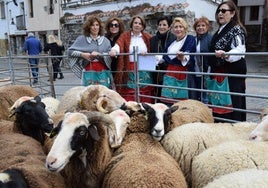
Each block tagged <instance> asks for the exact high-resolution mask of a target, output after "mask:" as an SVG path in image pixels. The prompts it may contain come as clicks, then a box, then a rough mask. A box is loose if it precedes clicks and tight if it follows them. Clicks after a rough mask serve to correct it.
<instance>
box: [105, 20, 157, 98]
mask: <svg viewBox="0 0 268 188" xmlns="http://www.w3.org/2000/svg"><path fill="white" fill-rule="evenodd" d="M129 27H130V30H129V31H126V32H124V33H123V34H121V35H120V37H119V38H118V40H117V41H116V44H115V45H114V47H112V49H111V51H110V56H111V57H115V56H117V55H118V53H133V48H134V47H136V46H138V53H139V54H146V53H148V52H150V39H151V35H150V34H149V33H147V32H145V31H144V30H145V28H146V22H145V20H144V18H143V17H141V16H138V15H137V16H133V17H132V18H131V20H130V23H129ZM134 61H135V60H134V56H133V55H119V56H118V64H117V72H116V74H115V76H114V82H115V84H116V89H117V92H118V93H120V95H121V96H122V97H124V98H125V99H126V100H127V101H136V100H138V99H136V97H135V96H136V91H137V90H136V87H137V82H136V75H135V67H136V66H137V65H135V62H134ZM138 76H139V78H138V82H139V83H143V84H152V83H153V78H152V72H148V71H139V74H138ZM138 87H139V93H140V94H143V95H149V96H152V94H153V87H152V86H147V85H139V86H138ZM139 101H140V102H150V103H152V102H153V99H151V98H149V97H140V100H139Z"/></svg>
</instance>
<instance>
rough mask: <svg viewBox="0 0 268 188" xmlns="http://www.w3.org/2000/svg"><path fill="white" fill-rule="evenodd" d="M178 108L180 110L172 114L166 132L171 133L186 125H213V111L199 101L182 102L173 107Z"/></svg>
mask: <svg viewBox="0 0 268 188" xmlns="http://www.w3.org/2000/svg"><path fill="white" fill-rule="evenodd" d="M173 106H177V107H178V109H177V110H176V111H175V112H174V113H172V115H171V121H170V125H169V127H168V128H167V129H166V132H169V131H171V130H172V129H174V128H175V127H178V126H181V125H183V124H186V123H194V122H203V123H213V122H214V118H213V115H212V110H211V109H210V108H208V106H207V105H206V104H204V103H202V102H200V101H198V100H192V99H188V100H182V101H179V102H176V103H174V104H173V105H172V107H173Z"/></svg>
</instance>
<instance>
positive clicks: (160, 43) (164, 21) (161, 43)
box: [150, 16, 176, 102]
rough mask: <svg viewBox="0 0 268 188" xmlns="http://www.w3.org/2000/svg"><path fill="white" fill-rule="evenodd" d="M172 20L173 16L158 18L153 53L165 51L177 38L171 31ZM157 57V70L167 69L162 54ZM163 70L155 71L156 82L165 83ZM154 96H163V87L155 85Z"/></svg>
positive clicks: (152, 42)
mask: <svg viewBox="0 0 268 188" xmlns="http://www.w3.org/2000/svg"><path fill="white" fill-rule="evenodd" d="M171 23H172V20H171V18H169V17H167V16H164V17H160V18H159V19H158V20H157V32H156V34H155V35H154V36H153V37H152V38H151V40H150V43H151V53H163V52H164V50H165V49H166V48H167V44H170V43H171V41H174V40H175V39H176V36H175V35H174V34H173V33H172V32H171V31H170V26H171ZM156 59H157V63H158V64H157V65H156V71H157V70H160V71H163V70H166V68H167V64H166V63H164V60H163V59H162V55H156ZM163 74H164V73H163V72H154V73H153V78H154V84H157V85H162V84H163ZM154 96H157V97H160V96H161V87H158V86H156V87H155V93H154ZM157 101H159V99H156V102H157Z"/></svg>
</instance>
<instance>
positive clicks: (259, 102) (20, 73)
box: [0, 49, 268, 122]
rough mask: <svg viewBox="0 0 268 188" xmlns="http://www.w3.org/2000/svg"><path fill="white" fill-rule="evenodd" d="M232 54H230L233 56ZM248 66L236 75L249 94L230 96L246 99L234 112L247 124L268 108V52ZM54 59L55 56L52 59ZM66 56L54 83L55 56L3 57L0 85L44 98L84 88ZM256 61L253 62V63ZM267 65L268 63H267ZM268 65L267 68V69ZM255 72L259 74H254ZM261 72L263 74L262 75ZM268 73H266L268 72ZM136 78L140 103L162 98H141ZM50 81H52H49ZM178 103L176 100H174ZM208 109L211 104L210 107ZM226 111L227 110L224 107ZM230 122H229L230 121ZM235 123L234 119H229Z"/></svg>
mask: <svg viewBox="0 0 268 188" xmlns="http://www.w3.org/2000/svg"><path fill="white" fill-rule="evenodd" d="M164 54H165V53H162V54H155V53H148V54H145V56H155V55H164ZM185 54H186V55H201V56H204V55H215V54H214V53H185ZM118 55H134V57H135V62H136V65H139V59H140V56H142V54H138V53H137V49H135V50H134V52H133V54H130V53H125V54H118ZM230 55H231V54H230ZM245 55H246V60H247V65H248V73H247V74H246V75H233V74H232V76H233V77H234V76H237V77H245V78H246V85H247V89H246V93H245V94H241V93H234V92H231V93H229V94H231V95H241V96H245V97H246V102H247V109H246V110H243V109H234V108H232V110H235V111H242V112H246V113H247V121H254V122H258V121H259V115H260V113H261V111H262V110H263V109H264V108H268V100H267V99H268V76H267V75H268V74H267V73H268V52H262V53H259V52H256V53H253V52H252V53H245ZM36 57H37V58H40V63H39V83H38V84H32V81H33V78H32V76H31V74H30V67H29V63H28V59H29V58H36ZM53 57H54V56H53ZM59 57H63V60H64V62H65V63H64V64H63V65H62V71H63V74H64V77H65V78H64V79H63V80H56V81H55V82H54V81H53V78H52V74H51V70H52V67H51V58H52V56H48V55H40V56H10V57H0V86H5V85H11V84H16V85H30V86H32V87H33V88H35V89H36V90H37V91H38V92H39V94H40V95H43V96H54V97H56V98H60V97H61V96H62V95H63V94H64V92H65V91H66V90H68V89H70V88H72V87H75V86H79V85H81V80H80V79H78V78H77V77H76V76H75V75H74V73H73V72H72V71H71V69H70V68H69V66H68V57H67V56H59ZM260 61H262V62H261V63H262V65H263V66H260V69H257V70H256V67H254V66H256V65H255V62H260ZM253 62H254V63H253ZM265 63H266V64H265ZM265 66H266V67H265ZM255 70H256V71H255ZM260 70H261V71H262V72H260ZM265 70H267V71H265ZM148 71H151V72H166V71H156V70H148ZM181 73H185V74H188V75H190V74H200V75H202V76H209V75H215V73H214V74H212V73H204V72H198V73H196V72H181ZM220 75H224V76H230V75H229V74H220ZM135 77H136V93H135V95H136V99H137V101H138V100H139V98H140V97H149V98H154V99H161V98H159V97H157V96H149V95H141V94H140V93H139V87H138V86H141V85H142V83H140V82H139V79H138V78H139V71H138V67H136V68H135ZM48 80H49V81H48ZM148 85H150V86H152V87H162V88H163V87H169V86H163V85H157V84H148ZM177 88H179V89H184V90H192V91H200V92H215V93H217V92H218V93H222V92H219V91H211V90H207V89H204V88H201V89H197V88H183V87H177ZM174 102H175V101H174ZM208 106H209V107H212V105H210V104H208ZM222 108H227V107H222ZM227 121H228V120H227ZM229 121H231V122H234V121H232V120H229Z"/></svg>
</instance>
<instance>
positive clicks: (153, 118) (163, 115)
mask: <svg viewBox="0 0 268 188" xmlns="http://www.w3.org/2000/svg"><path fill="white" fill-rule="evenodd" d="M142 106H143V107H144V109H145V110H146V111H147V115H148V122H149V125H150V133H151V135H152V137H153V138H154V139H155V140H157V141H160V140H161V139H162V138H163V136H164V134H165V128H166V127H168V125H169V123H170V118H171V114H172V113H173V112H175V111H176V110H177V109H178V108H177V107H170V108H168V106H167V105H165V104H163V103H155V104H149V103H142Z"/></svg>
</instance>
